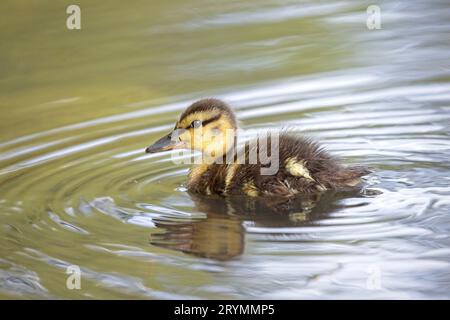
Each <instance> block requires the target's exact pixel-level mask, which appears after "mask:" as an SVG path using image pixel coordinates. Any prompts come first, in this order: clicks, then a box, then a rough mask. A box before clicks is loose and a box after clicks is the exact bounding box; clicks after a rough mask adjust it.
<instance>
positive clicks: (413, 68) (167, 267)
mask: <svg viewBox="0 0 450 320" xmlns="http://www.w3.org/2000/svg"><path fill="white" fill-rule="evenodd" d="M70 3H71V2H70V1H69V2H67V3H66V1H62V2H61V3H59V4H58V3H56V2H55V1H33V2H30V1H12V0H11V1H2V4H1V5H0V39H1V42H0V111H1V120H0V124H1V129H0V130H1V131H0V297H2V298H150V299H159V298H163V299H173V298H201V299H205V298H225V299H233V298H283V299H284V298H286V299H296V298H305V299H316V298H400V299H402V298H450V170H449V169H450V163H449V160H448V159H449V158H450V140H449V136H450V125H449V123H450V4H449V3H448V1H422V2H418V1H406V0H405V1H381V2H378V4H379V5H380V6H381V18H382V29H381V30H368V29H367V27H366V17H367V14H366V8H367V6H368V5H369V4H371V3H370V2H364V1H362V2H354V1H336V2H322V1H320V2H317V1H312V0H311V1H288V0H286V1H274V0H263V1H251V2H247V3H245V4H243V3H241V1H230V0H227V1H220V2H209V1H199V0H193V1H170V2H167V3H163V2H161V3H156V2H155V3H153V4H149V3H148V1H136V2H135V3H134V4H133V5H129V4H126V3H125V2H123V1H108V2H104V3H103V4H101V3H100V2H99V3H97V4H92V2H87V1H77V3H79V4H80V6H81V14H82V29H81V30H79V31H69V30H67V29H66V26H65V19H66V17H67V15H66V13H65V9H66V6H67V5H68V4H70ZM207 96H214V97H218V98H222V99H224V100H226V101H227V102H229V103H230V104H231V105H232V106H234V108H235V109H236V112H237V114H238V117H239V118H240V120H241V121H242V125H243V127H245V128H247V129H254V130H255V131H256V130H257V129H266V128H281V127H286V126H289V127H293V128H296V129H298V130H301V131H303V132H304V133H305V134H307V135H309V136H312V137H314V138H316V139H318V140H320V141H322V143H323V144H324V145H325V146H326V147H327V148H328V149H329V150H330V151H331V152H333V153H334V154H338V155H341V156H342V157H343V158H345V159H346V160H345V161H346V163H349V164H352V163H360V164H364V165H367V166H370V167H372V168H373V169H374V170H375V172H374V173H373V174H372V175H370V176H369V177H367V179H366V183H365V188H364V189H363V190H362V191H361V192H359V193H352V194H326V195H325V196H324V197H322V198H321V199H320V200H318V201H313V202H307V203H303V204H302V205H299V207H298V210H291V212H289V213H285V214H279V213H278V214H277V213H273V212H268V211H266V210H264V209H262V208H260V207H259V206H258V205H257V204H255V203H246V202H245V201H235V200H232V199H230V200H227V201H225V200H221V199H211V198H200V197H193V196H190V195H189V194H188V193H187V192H186V190H185V188H184V185H183V183H184V182H185V179H186V174H187V170H188V167H187V166H177V165H175V164H174V163H172V162H171V160H170V156H169V155H167V154H166V155H163V154H154V155H147V154H145V153H144V148H145V147H146V146H147V145H148V144H149V143H151V142H153V141H154V140H155V139H156V138H157V137H159V136H160V135H161V134H162V133H164V132H167V130H168V129H169V128H170V127H171V126H172V125H173V121H174V120H175V119H176V116H177V115H178V114H179V113H180V112H181V110H183V109H184V108H185V107H186V106H187V105H188V104H189V103H190V102H192V101H193V100H196V99H198V98H201V97H207ZM70 265H78V266H79V267H80V268H81V273H82V278H81V287H82V288H81V290H68V289H67V288H66V279H67V277H68V275H67V274H66V268H67V267H68V266H70Z"/></svg>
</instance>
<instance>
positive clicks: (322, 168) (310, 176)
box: [146, 99, 369, 201]
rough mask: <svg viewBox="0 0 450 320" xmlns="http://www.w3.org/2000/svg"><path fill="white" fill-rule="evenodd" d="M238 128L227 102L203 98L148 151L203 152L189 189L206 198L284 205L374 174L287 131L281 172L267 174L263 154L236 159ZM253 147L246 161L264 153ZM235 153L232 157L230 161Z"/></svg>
mask: <svg viewBox="0 0 450 320" xmlns="http://www.w3.org/2000/svg"><path fill="white" fill-rule="evenodd" d="M196 129H201V130H196ZM236 130H237V121H236V119H235V116H234V113H233V112H232V110H231V109H230V108H229V107H228V106H227V105H226V104H225V103H224V102H222V101H220V100H217V99H204V100H200V101H197V102H196V103H194V104H192V105H191V106H190V107H189V108H187V110H185V111H184V112H183V113H182V114H181V116H180V119H179V120H178V121H177V123H176V125H175V129H174V131H173V132H171V133H170V134H169V135H167V136H165V137H163V138H161V139H160V140H158V141H157V142H155V143H154V144H153V145H151V146H150V147H148V148H147V149H146V152H149V153H153V152H159V151H165V150H172V149H196V150H199V151H202V152H203V154H204V158H203V159H204V162H203V163H202V164H199V165H196V166H194V167H193V168H192V169H191V171H190V174H189V178H188V189H189V191H190V192H194V193H199V194H205V195H211V194H217V195H220V196H230V195H246V196H250V197H264V198H268V197H275V198H284V201H285V200H286V199H292V198H294V197H296V196H298V195H305V194H314V193H320V192H324V191H326V190H339V189H345V188H352V187H355V186H358V185H359V183H360V182H361V180H360V178H361V177H362V176H363V175H366V174H368V173H369V171H368V170H367V169H365V168H363V167H345V166H343V165H341V164H340V163H339V162H338V161H337V160H336V159H335V158H334V157H332V156H331V155H329V154H328V153H327V152H326V151H324V150H323V149H322V148H321V147H320V146H319V145H318V144H316V143H315V142H312V141H311V140H309V139H305V138H302V137H299V136H297V135H294V134H292V133H288V132H284V133H281V134H280V136H279V139H278V149H277V151H278V158H277V159H278V164H279V170H277V171H276V172H275V173H274V174H271V175H264V174H261V172H262V171H261V170H262V169H263V168H266V167H267V165H268V164H267V163H262V161H261V160H260V157H259V156H258V157H257V159H256V162H254V163H248V162H247V161H245V163H241V162H242V161H237V159H238V158H237V156H236V155H235V154H234V153H235V151H234V147H235V144H236V137H235V135H236ZM198 132H200V133H198ZM230 133H231V134H230ZM270 141H271V140H270ZM270 141H269V144H270ZM254 146H255V147H254V148H253V149H251V148H247V147H245V149H244V150H245V152H244V154H245V158H246V159H248V158H249V157H251V155H250V154H249V153H250V152H254V151H256V153H257V154H260V153H259V152H260V151H261V150H262V145H260V144H254ZM265 149H268V150H267V151H270V149H271V148H267V145H266V147H265ZM230 152H232V153H233V156H232V157H231V161H230V157H229V156H228V155H229V154H230ZM261 152H262V151H261ZM268 153H270V152H268ZM205 155H208V156H209V158H210V159H208V156H206V157H205ZM270 156H272V155H270ZM205 160H206V161H205ZM211 160H212V161H211ZM269 165H270V164H269Z"/></svg>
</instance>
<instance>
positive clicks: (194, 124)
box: [191, 120, 202, 128]
mask: <svg viewBox="0 0 450 320" xmlns="http://www.w3.org/2000/svg"><path fill="white" fill-rule="evenodd" d="M201 125H202V122H201V121H200V120H194V121H192V123H191V128H200V126H201Z"/></svg>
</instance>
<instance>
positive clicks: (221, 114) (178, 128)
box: [145, 99, 237, 158]
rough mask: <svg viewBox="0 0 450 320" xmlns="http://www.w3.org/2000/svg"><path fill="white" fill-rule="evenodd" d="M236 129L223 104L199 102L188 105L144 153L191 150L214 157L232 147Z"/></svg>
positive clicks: (225, 105) (213, 100) (208, 100)
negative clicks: (166, 131) (169, 130)
mask: <svg viewBox="0 0 450 320" xmlns="http://www.w3.org/2000/svg"><path fill="white" fill-rule="evenodd" d="M236 129H237V121H236V117H235V116H234V113H233V111H232V110H231V109H230V107H228V106H227V104H226V103H225V102H223V101H221V100H218V99H202V100H199V101H197V102H195V103H193V104H192V105H190V106H189V107H188V108H187V109H186V110H185V111H184V112H183V113H182V114H181V116H180V118H179V120H178V121H177V122H176V124H175V128H174V129H173V130H172V132H170V133H169V134H168V135H166V136H164V137H162V138H161V139H159V140H158V141H156V142H155V143H154V144H152V145H151V146H149V147H148V148H147V149H146V150H145V152H147V153H155V152H161V151H167V150H173V149H192V150H198V151H201V152H203V154H204V155H205V154H206V155H208V156H209V157H211V158H217V157H219V156H223V155H224V154H225V153H226V152H227V151H228V150H229V149H230V148H231V147H232V146H233V145H234V141H235V140H234V137H235V134H236Z"/></svg>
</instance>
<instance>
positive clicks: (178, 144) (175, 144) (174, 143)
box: [145, 132, 186, 153]
mask: <svg viewBox="0 0 450 320" xmlns="http://www.w3.org/2000/svg"><path fill="white" fill-rule="evenodd" d="M185 147H186V146H185V143H184V142H183V141H180V140H179V139H175V138H174V135H173V132H171V133H169V134H168V135H166V136H164V137H162V138H161V139H159V140H158V141H156V142H155V143H154V144H152V145H150V146H148V147H147V148H146V149H145V152H146V153H156V152H162V151H169V150H173V149H182V148H185Z"/></svg>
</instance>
